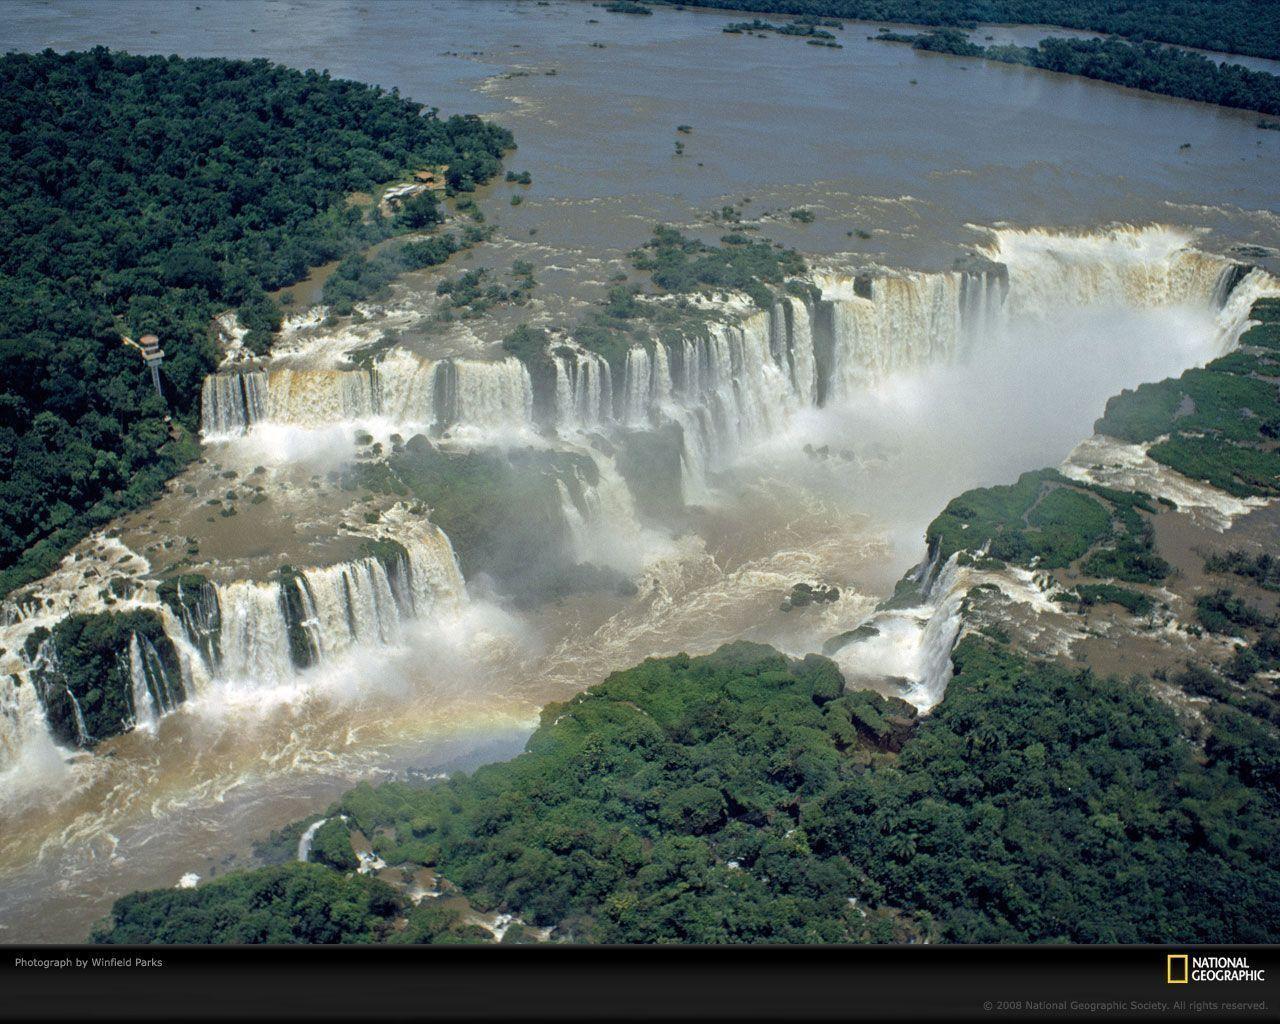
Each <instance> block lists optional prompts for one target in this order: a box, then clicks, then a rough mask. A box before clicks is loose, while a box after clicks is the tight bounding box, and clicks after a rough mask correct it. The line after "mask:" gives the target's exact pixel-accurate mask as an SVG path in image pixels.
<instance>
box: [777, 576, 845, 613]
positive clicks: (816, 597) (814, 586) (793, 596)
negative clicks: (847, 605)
mask: <svg viewBox="0 0 1280 1024" xmlns="http://www.w3.org/2000/svg"><path fill="white" fill-rule="evenodd" d="M839 600H840V588H839V587H829V586H827V585H826V584H825V583H797V584H796V585H795V586H794V587H792V588H791V592H790V593H789V594H788V595H787V596H786V597H784V598H783V599H782V605H781V608H782V611H784V612H789V611H791V610H792V609H793V608H807V607H809V605H812V604H827V603H830V602H834V601H839Z"/></svg>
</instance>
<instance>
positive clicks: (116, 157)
mask: <svg viewBox="0 0 1280 1024" xmlns="http://www.w3.org/2000/svg"><path fill="white" fill-rule="evenodd" d="M0 125H2V126H3V132H4V144H3V146H2V147H0V189H3V201H2V202H0V570H4V571H3V572H0V593H4V592H6V591H8V590H10V589H12V588H13V587H14V586H17V585H20V584H21V583H23V582H26V581H28V580H31V579H34V578H37V577H38V576H40V575H42V574H43V573H44V572H47V571H48V570H49V569H51V568H52V567H53V565H54V564H56V561H57V559H58V558H59V557H60V556H61V554H62V553H63V552H64V551H65V550H66V548H67V547H68V546H69V545H70V544H71V543H74V541H75V540H76V539H77V538H78V537H79V536H82V535H83V533H84V532H85V531H86V530H87V529H90V528H92V527H93V526H95V525H99V524H101V523H104V522H106V521H107V520H108V519H110V518H111V517H112V516H114V515H116V514H117V513H119V512H120V511H122V510H125V509H129V508H134V507H137V506H139V505H140V504H142V503H144V502H145V501H147V500H149V499H150V497H151V496H153V495H154V494H155V493H156V491H157V489H158V488H159V487H160V485H161V484H162V483H163V481H164V480H165V479H166V478H167V477H168V476H170V475H172V473H174V472H175V471H176V470H177V468H179V467H180V466H181V465H183V464H184V462H185V461H186V460H187V459H189V458H190V457H191V455H192V454H193V450H194V448H193V445H192V443H191V441H190V440H189V438H187V437H186V436H185V435H184V434H183V432H181V431H175V432H174V435H173V438H172V439H171V434H170V431H169V430H168V429H167V427H166V424H165V422H164V417H165V415H166V414H167V413H168V414H172V415H173V416H174V417H175V419H176V420H177V422H178V423H179V424H187V425H190V424H191V423H192V416H193V413H194V411H195V407H196V405H197V403H198V400H199V393H200V381H201V378H202V377H203V376H204V374H206V373H207V372H208V371H209V370H210V369H212V367H213V365H214V361H215V351H214V346H213V344H212V342H211V341H210V340H209V332H208V328H209V322H210V318H211V317H212V316H213V315H215V314H216V313H218V312H219V311H221V310H223V309H226V308H228V307H239V308H240V310H241V318H242V321H243V322H244V323H245V325H246V326H247V327H250V328H252V331H251V336H250V338H249V339H248V341H249V343H250V344H254V343H255V342H257V343H258V344H259V345H260V344H261V341H262V340H263V338H264V336H265V334H266V332H269V331H270V330H271V329H272V328H273V327H274V326H275V325H276V324H278V322H279V317H280V311H279V310H278V309H277V308H276V307H275V305H274V304H273V303H272V302H271V301H270V300H269V299H268V298H267V296H266V294H265V293H266V291H267V290H270V289H275V288H278V287H281V286H283V285H287V284H290V283H293V282H295V281H297V280H299V279H300V278H301V277H302V276H303V275H304V274H305V273H306V271H307V269H308V267H311V266H314V265H318V264H321V263H324V262H327V261H329V260H333V259H336V258H338V257H341V256H345V255H348V254H350V253H352V252H355V251H357V250H359V249H361V248H363V247H364V246H366V245H367V244H368V243H369V242H371V241H374V240H376V239H377V238H380V237H382V236H384V235H385V234H388V233H391V232H393V231H399V230H409V229H411V228H412V227H413V225H412V224H405V223H398V222H394V221H386V220H384V219H383V218H381V217H380V216H378V214H377V212H376V210H375V211H373V212H372V213H371V214H366V213H364V212H362V210H361V209H359V208H357V207H355V206H352V205H349V204H347V203H345V202H344V201H343V199H344V196H345V195H347V194H348V193H351V192H355V191H358V190H366V189H369V188H372V187H373V186H375V185H377V184H379V183H382V182H386V181H388V180H389V179H392V178H395V177H397V176H398V175H400V174H403V173H405V172H406V171H408V170H410V169H412V168H413V167H414V166H420V165H422V164H448V165H449V172H448V174H449V177H448V182H449V186H450V188H452V189H455V190H466V189H470V188H473V187H474V185H475V183H476V182H480V181H484V180H486V179H487V178H489V177H490V176H492V175H493V174H494V173H495V172H496V171H497V170H498V169H499V164H500V159H501V156H502V154H503V152H504V151H505V150H506V149H509V148H511V146H512V145H513V142H512V139H511V135H510V133H508V132H507V131H506V130H505V129H502V128H499V127H496V126H493V125H490V124H487V123H485V122H482V121H481V120H479V119H478V118H475V117H450V118H447V119H442V118H440V117H438V116H437V115H436V113H435V111H434V110H426V109H424V108H423V107H422V105H420V104H418V103H413V102H410V101H408V100H405V99H402V98H401V97H399V96H398V95H397V94H395V93H394V92H391V93H388V92H386V91H384V90H382V89H380V88H376V87H372V86H367V85H362V84H360V83H357V82H350V81H341V80H336V79H332V78H330V77H329V75H328V73H327V72H317V71H306V72H302V71H295V70H292V69H289V68H284V67H279V66H275V65H272V64H270V63H268V62H266V61H263V60H255V61H236V60H221V59H215V60H204V59H201V60H193V59H183V58H178V57H168V58H165V57H135V56H130V55H127V54H123V53H112V52H110V51H108V50H106V49H105V48H101V47H99V48H95V49H94V50H92V51H89V52H85V53H67V54H58V53H54V52H53V51H52V50H46V51H45V52H43V53H39V54H16V53H10V54H7V55H6V56H4V57H3V58H0ZM146 332H153V333H155V334H157V335H158V336H159V337H160V341H161V344H162V346H163V348H164V351H165V355H166V358H165V363H164V369H163V374H162V378H163V380H162V383H163V388H164V396H163V398H161V397H160V396H158V395H157V394H156V393H155V392H154V390H153V388H152V386H151V382H150V379H149V377H148V375H147V374H146V373H145V371H144V369H143V367H142V365H141V361H140V359H139V357H138V354H137V352H135V351H133V350H131V349H127V348H124V347H122V345H121V342H120V336H121V334H122V333H123V334H129V335H132V336H133V337H135V338H136V337H138V336H139V335H140V334H144V333H146ZM33 545H35V546H36V547H35V548H34V549H33V550H29V549H32V546H33ZM24 552H26V553H27V554H26V556H25V557H23V554H24ZM20 557H22V561H21V563H19V564H16V565H15V563H18V560H19V558H20Z"/></svg>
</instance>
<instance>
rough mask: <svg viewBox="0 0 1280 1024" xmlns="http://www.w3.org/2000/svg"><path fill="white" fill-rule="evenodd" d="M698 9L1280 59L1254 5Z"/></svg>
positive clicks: (808, 3) (816, 0)
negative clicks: (1038, 28)
mask: <svg viewBox="0 0 1280 1024" xmlns="http://www.w3.org/2000/svg"><path fill="white" fill-rule="evenodd" d="M656 2H665V0H656ZM698 6H699V7H713V8H719V9H721V10H731V11H751V12H756V13H765V14H789V15H793V16H798V17H801V18H847V19H851V20H857V21H894V22H906V23H908V24H913V25H941V26H947V27H952V28H973V27H974V26H975V25H976V24H978V23H979V22H986V23H988V24H1014V25H1060V26H1062V27H1063V28H1074V29H1083V30H1086V31H1090V32H1106V33H1109V34H1113V35H1118V36H1124V37H1125V38H1126V39H1132V40H1136V41H1141V40H1153V41H1155V42H1159V43H1173V44H1175V45H1178V46H1193V47H1197V48H1199V49H1202V50H1218V51H1221V52H1223V53H1242V54H1248V55H1249V56H1253V57H1271V58H1276V59H1280V9H1277V7H1276V6H1275V5H1274V4H1257V3H1250V2H1249V0H1224V2H1212V0H1193V2H1190V3H1178V4H1170V3H1167V2H1165V0H1122V2H1120V3H1112V2H1108V0H1079V2H1077V0H956V2H954V3H953V2H949V0H701V2H700V3H699V4H698Z"/></svg>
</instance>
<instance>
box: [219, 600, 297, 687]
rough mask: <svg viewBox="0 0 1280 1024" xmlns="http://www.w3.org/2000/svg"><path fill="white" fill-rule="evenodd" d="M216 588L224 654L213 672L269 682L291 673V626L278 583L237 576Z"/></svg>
mask: <svg viewBox="0 0 1280 1024" xmlns="http://www.w3.org/2000/svg"><path fill="white" fill-rule="evenodd" d="M217 591H218V607H219V610H220V613H221V620H222V632H221V636H220V637H219V644H218V646H219V650H220V651H221V658H220V661H219V662H218V664H216V665H212V666H210V668H211V670H212V673H211V674H214V675H217V676H221V677H224V678H230V679H238V680H253V681H255V682H259V683H261V684H264V685H267V686H273V685H279V684H280V683H282V682H284V681H285V680H286V679H288V678H289V677H291V676H292V674H293V662H292V658H291V655H290V650H289V630H288V624H287V621H286V614H285V608H284V604H283V602H282V600H281V594H280V587H279V585H278V584H275V583H257V582H253V581H250V580H237V581H235V582H234V583H228V584H224V585H220V586H218V588H217Z"/></svg>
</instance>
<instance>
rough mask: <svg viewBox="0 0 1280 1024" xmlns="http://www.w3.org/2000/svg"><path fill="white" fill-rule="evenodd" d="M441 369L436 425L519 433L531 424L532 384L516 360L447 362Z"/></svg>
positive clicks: (452, 360) (453, 360)
mask: <svg viewBox="0 0 1280 1024" xmlns="http://www.w3.org/2000/svg"><path fill="white" fill-rule="evenodd" d="M441 366H442V368H443V371H442V373H441V374H440V375H439V376H438V377H437V385H436V386H437V394H436V417H435V423H436V425H437V426H440V427H454V426H457V427H462V428H473V429H476V430H481V431H514V432H519V431H523V430H526V429H527V428H528V427H529V426H530V425H531V424H532V423H533V384H532V382H531V381H530V379H529V371H528V370H527V369H525V365H524V363H522V362H520V360H519V359H516V358H514V357H510V358H507V359H499V360H492V361H491V360H484V359H447V360H444V361H443V363H442V364H441Z"/></svg>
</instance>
